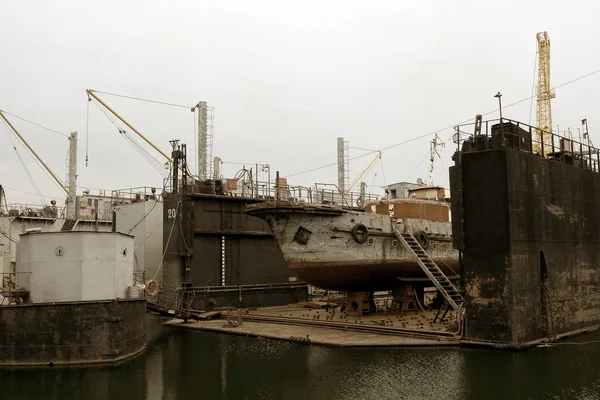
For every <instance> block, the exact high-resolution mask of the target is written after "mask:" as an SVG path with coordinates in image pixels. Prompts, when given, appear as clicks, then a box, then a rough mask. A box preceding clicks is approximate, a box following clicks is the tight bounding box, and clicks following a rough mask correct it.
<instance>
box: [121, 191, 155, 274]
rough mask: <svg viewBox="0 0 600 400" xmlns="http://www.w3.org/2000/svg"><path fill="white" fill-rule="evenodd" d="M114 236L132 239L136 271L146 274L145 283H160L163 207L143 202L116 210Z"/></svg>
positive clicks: (122, 206) (150, 201) (149, 201)
mask: <svg viewBox="0 0 600 400" xmlns="http://www.w3.org/2000/svg"><path fill="white" fill-rule="evenodd" d="M115 214H116V215H115V221H116V224H115V225H116V227H115V230H116V231H117V232H122V233H126V234H129V235H132V236H133V237H134V247H135V265H134V268H135V269H136V270H138V269H139V270H143V271H145V272H146V279H153V278H155V277H156V279H157V280H158V281H162V270H159V269H158V267H159V265H160V259H161V257H162V250H163V248H162V246H163V226H162V225H163V203H162V201H158V200H146V201H140V202H138V203H128V204H120V205H118V206H116V207H115Z"/></svg>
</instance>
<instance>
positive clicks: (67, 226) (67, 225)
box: [60, 219, 77, 231]
mask: <svg viewBox="0 0 600 400" xmlns="http://www.w3.org/2000/svg"><path fill="white" fill-rule="evenodd" d="M76 223H77V221H76V220H74V219H67V220H65V222H64V224H63V226H62V228H60V230H61V231H72V230H73V228H74V227H75V224H76Z"/></svg>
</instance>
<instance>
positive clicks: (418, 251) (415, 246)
mask: <svg viewBox="0 0 600 400" xmlns="http://www.w3.org/2000/svg"><path fill="white" fill-rule="evenodd" d="M394 234H395V235H396V237H397V238H398V240H400V242H401V243H402V244H404V246H405V247H406V248H407V249H408V250H409V251H410V253H411V254H412V256H413V257H414V259H415V260H416V261H417V263H418V264H419V266H420V267H421V269H422V270H423V272H425V274H426V275H427V277H428V278H429V279H430V280H431V282H433V284H434V285H435V287H437V289H438V290H439V291H440V293H441V294H442V296H444V298H445V299H446V301H447V302H448V304H449V305H450V306H451V307H452V308H453V309H454V310H456V311H458V309H459V308H460V305H461V304H462V303H464V301H465V299H464V298H463V297H462V295H461V294H460V293H459V292H458V289H456V286H454V285H453V284H452V282H450V279H448V277H447V276H446V275H445V274H444V273H443V272H442V270H441V269H440V267H438V266H437V264H436V263H435V262H434V261H433V259H432V258H431V257H429V254H427V252H426V251H425V249H424V248H423V247H422V246H421V244H420V243H419V241H418V240H417V239H416V238H415V237H414V236H413V235H412V234H411V233H400V231H398V229H397V228H394Z"/></svg>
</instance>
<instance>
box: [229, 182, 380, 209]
mask: <svg viewBox="0 0 600 400" xmlns="http://www.w3.org/2000/svg"><path fill="white" fill-rule="evenodd" d="M224 194H226V195H229V196H241V197H250V198H256V199H261V200H271V201H276V200H283V201H291V202H298V203H309V204H332V205H339V206H343V207H364V205H365V204H366V203H367V202H369V201H377V200H379V199H380V198H381V196H379V195H376V194H371V193H364V194H361V193H358V192H342V191H340V190H339V189H338V187H337V185H335V184H327V183H315V185H314V187H308V186H300V185H285V184H279V185H278V184H274V183H270V182H260V181H259V182H252V183H250V182H249V181H242V182H237V183H236V189H235V190H229V191H225V192H224Z"/></svg>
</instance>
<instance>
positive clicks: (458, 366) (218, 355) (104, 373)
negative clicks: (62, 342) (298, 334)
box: [0, 317, 600, 400]
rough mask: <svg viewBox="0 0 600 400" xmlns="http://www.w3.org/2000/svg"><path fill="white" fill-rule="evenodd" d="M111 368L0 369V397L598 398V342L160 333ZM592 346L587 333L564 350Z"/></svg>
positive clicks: (152, 327) (154, 325) (152, 330)
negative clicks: (311, 342) (445, 343)
mask: <svg viewBox="0 0 600 400" xmlns="http://www.w3.org/2000/svg"><path fill="white" fill-rule="evenodd" d="M148 332H149V341H150V344H149V346H148V351H147V352H146V353H145V354H144V355H143V356H140V357H138V358H136V359H135V360H132V361H130V362H127V363H126V364H124V365H122V366H119V367H111V368H89V369H83V370H69V369H63V370H61V369H46V370H29V371H0V399H10V400H16V399H27V400H29V399H36V400H38V399H61V400H62V399H85V400H88V399H89V400H92V399H119V400H120V399H151V400H153V399H305V400H321V399H327V400H334V399H342V400H346V399H347V400H359V399H600V343H587V344H580V345H559V346H557V347H553V348H535V349H531V350H529V351H525V352H519V353H513V352H504V351H491V350H474V349H457V348H446V349H441V348H439V349H418V348H417V349H400V348H396V349H342V348H330V347H321V346H308V345H301V344H294V343H288V342H281V341H275V340H269V339H254V338H246V337H240V336H234V335H223V334H221V335H220V334H215V333H206V332H200V331H194V330H184V329H177V328H167V327H162V326H161V325H160V324H159V322H158V320H156V319H154V318H153V317H149V321H148ZM589 341H600V334H588V335H584V336H580V337H577V338H574V339H573V340H571V341H570V342H571V343H584V342H589Z"/></svg>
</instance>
